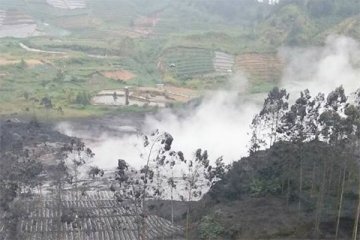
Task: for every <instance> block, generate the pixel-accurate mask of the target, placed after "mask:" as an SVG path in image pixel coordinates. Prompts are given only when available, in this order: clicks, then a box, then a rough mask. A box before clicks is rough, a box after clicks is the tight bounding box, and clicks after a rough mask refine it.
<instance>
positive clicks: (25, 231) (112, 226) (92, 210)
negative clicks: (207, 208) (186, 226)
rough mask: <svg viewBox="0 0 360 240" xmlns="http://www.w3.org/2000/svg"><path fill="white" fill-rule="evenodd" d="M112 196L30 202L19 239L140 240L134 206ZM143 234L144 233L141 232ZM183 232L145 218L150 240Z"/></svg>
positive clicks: (1, 221) (156, 219)
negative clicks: (120, 201) (122, 202)
mask: <svg viewBox="0 0 360 240" xmlns="http://www.w3.org/2000/svg"><path fill="white" fill-rule="evenodd" d="M110 196H112V194H111V193H109V192H102V193H100V194H99V193H95V194H92V195H88V196H86V197H83V198H82V199H81V200H79V201H75V200H74V198H73V197H74V194H71V193H69V194H66V195H64V199H67V200H63V201H61V204H60V201H56V200H54V198H53V196H51V197H45V198H40V199H37V200H36V201H26V202H24V204H23V207H24V209H25V211H26V212H27V213H28V215H27V217H25V218H22V219H21V221H20V222H19V226H18V229H19V235H20V236H21V237H22V239H24V240H30V239H37V240H41V239H44V240H45V239H46V240H48V239H62V240H73V239H88V240H98V239H99V240H115V239H124V240H136V239H139V233H140V231H139V229H140V219H139V217H138V214H136V211H135V209H134V208H133V207H131V205H127V206H124V205H123V204H120V203H119V202H117V201H115V200H114V199H112V198H109V197H110ZM4 218H5V216H4V215H2V216H0V235H1V234H2V235H5V227H4V225H5V223H4ZM141 232H142V231H141ZM181 234H182V229H181V228H180V227H177V226H174V225H172V224H171V222H169V221H168V220H166V219H163V218H160V217H158V216H155V215H149V216H147V217H146V218H145V235H146V239H149V240H150V239H160V238H164V239H167V238H169V237H172V236H180V235H181Z"/></svg>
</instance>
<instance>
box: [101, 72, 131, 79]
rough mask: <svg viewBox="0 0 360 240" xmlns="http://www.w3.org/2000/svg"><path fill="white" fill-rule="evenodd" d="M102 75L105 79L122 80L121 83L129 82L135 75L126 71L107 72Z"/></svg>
mask: <svg viewBox="0 0 360 240" xmlns="http://www.w3.org/2000/svg"><path fill="white" fill-rule="evenodd" d="M102 75H104V76H105V77H107V78H110V79H113V80H119V81H120V80H122V81H129V80H131V79H133V78H135V77H136V75H135V74H134V73H132V72H130V71H127V70H118V71H107V72H102Z"/></svg>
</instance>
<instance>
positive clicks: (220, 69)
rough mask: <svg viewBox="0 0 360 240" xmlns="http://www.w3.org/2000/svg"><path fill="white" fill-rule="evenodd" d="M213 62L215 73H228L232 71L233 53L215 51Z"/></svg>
mask: <svg viewBox="0 0 360 240" xmlns="http://www.w3.org/2000/svg"><path fill="white" fill-rule="evenodd" d="M213 62H214V68H215V71H216V73H220V74H229V73H231V72H232V68H233V65H234V62H235V58H234V56H233V55H230V54H227V53H223V52H215V57H214V60H213Z"/></svg>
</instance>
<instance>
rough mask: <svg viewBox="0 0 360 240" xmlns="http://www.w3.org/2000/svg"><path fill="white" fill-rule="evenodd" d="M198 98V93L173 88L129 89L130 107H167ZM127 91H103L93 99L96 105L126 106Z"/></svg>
mask: <svg viewBox="0 0 360 240" xmlns="http://www.w3.org/2000/svg"><path fill="white" fill-rule="evenodd" d="M196 97H197V93H196V91H193V90H191V89H187V88H179V87H173V86H159V87H157V88H155V87H136V88H135V87H134V88H130V89H129V98H128V101H129V105H130V106H131V105H137V106H141V107H143V106H154V107H155V106H156V107H166V106H168V105H170V104H172V103H179V102H180V103H186V102H188V101H190V100H192V99H194V98H196ZM125 102H126V99H125V90H123V89H120V90H103V91H100V92H99V93H98V94H97V95H96V96H95V97H94V98H93V99H92V103H93V104H94V105H112V106H124V105H125Z"/></svg>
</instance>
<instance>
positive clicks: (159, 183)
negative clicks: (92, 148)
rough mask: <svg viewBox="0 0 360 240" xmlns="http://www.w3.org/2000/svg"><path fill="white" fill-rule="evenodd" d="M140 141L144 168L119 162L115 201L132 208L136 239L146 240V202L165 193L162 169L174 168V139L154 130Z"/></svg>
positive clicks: (164, 174) (167, 134)
mask: <svg viewBox="0 0 360 240" xmlns="http://www.w3.org/2000/svg"><path fill="white" fill-rule="evenodd" d="M142 139H143V146H142V147H143V151H144V152H143V153H141V154H140V158H141V160H142V161H143V163H144V165H143V166H141V167H140V169H135V168H133V167H131V166H130V165H129V164H128V163H127V162H126V161H125V160H119V161H118V168H117V172H116V180H117V182H118V184H119V188H118V189H117V191H116V193H115V196H116V198H117V200H118V201H120V202H125V203H126V202H130V203H131V204H132V206H133V207H134V208H135V213H136V216H137V223H138V238H139V239H146V227H147V226H146V218H147V215H148V213H147V210H146V200H149V199H153V198H155V199H159V198H160V197H161V195H162V194H163V193H164V186H165V185H166V179H167V178H168V176H167V175H166V174H167V171H164V169H165V168H166V166H171V167H173V166H174V164H175V162H174V157H175V156H174V152H173V151H170V150H171V145H172V142H173V137H172V136H171V135H170V134H169V133H166V132H160V131H159V130H156V131H154V132H152V133H151V134H150V135H142ZM175 155H176V154H175ZM115 190H116V189H115Z"/></svg>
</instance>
